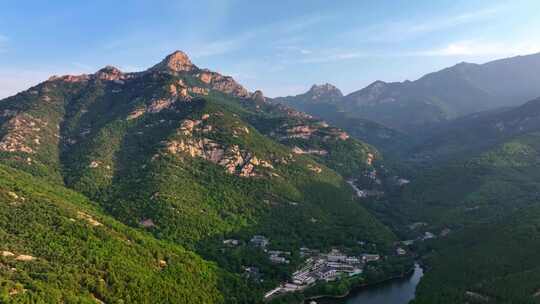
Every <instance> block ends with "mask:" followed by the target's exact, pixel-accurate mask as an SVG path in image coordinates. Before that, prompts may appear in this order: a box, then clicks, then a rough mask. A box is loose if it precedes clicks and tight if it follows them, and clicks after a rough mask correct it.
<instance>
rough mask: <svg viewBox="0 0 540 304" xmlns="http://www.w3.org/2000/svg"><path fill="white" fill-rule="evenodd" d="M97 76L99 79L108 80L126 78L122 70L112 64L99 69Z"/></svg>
mask: <svg viewBox="0 0 540 304" xmlns="http://www.w3.org/2000/svg"><path fill="white" fill-rule="evenodd" d="M95 76H96V78H98V79H101V80H108V81H113V80H121V79H124V78H125V77H124V74H122V71H120V70H119V69H117V68H115V67H113V66H110V65H108V66H106V67H104V68H103V69H101V70H99V71H98V72H97V73H96V75H95Z"/></svg>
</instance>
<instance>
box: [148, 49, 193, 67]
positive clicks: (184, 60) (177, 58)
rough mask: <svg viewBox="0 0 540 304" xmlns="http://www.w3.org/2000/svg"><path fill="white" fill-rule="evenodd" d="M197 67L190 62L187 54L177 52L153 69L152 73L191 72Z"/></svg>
mask: <svg viewBox="0 0 540 304" xmlns="http://www.w3.org/2000/svg"><path fill="white" fill-rule="evenodd" d="M196 68H197V67H196V66H195V65H194V64H193V63H192V62H191V60H189V57H188V56H187V55H186V53H184V52H182V51H176V52H174V53H172V54H170V55H169V56H167V57H165V59H164V60H163V61H161V62H160V63H158V64H157V65H155V66H154V67H153V68H151V69H150V70H151V71H170V72H189V71H192V70H194V69H196Z"/></svg>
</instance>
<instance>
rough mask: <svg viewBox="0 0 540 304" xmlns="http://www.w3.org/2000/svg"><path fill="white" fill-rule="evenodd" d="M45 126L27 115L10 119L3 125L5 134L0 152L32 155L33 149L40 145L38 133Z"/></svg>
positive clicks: (0, 144) (0, 145)
mask: <svg viewBox="0 0 540 304" xmlns="http://www.w3.org/2000/svg"><path fill="white" fill-rule="evenodd" d="M46 125H47V124H46V123H45V122H43V121H41V120H40V119H37V118H34V117H32V116H30V115H28V114H20V115H17V116H15V117H13V118H11V119H10V120H9V121H8V122H7V123H6V125H5V129H6V130H7V133H6V134H5V136H4V138H2V140H1V141H0V151H4V152H24V153H34V148H35V147H36V146H39V145H40V135H39V132H40V131H41V129H42V127H44V126H46Z"/></svg>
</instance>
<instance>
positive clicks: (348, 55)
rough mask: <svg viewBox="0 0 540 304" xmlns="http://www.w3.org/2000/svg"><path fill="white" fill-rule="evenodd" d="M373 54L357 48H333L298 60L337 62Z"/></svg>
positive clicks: (305, 61) (304, 61)
mask: <svg viewBox="0 0 540 304" xmlns="http://www.w3.org/2000/svg"><path fill="white" fill-rule="evenodd" d="M369 56H372V55H370V54H368V53H365V52H362V51H355V50H349V51H347V50H331V51H323V52H320V53H317V54H314V55H311V56H307V57H305V58H302V59H300V60H298V62H299V63H327V62H336V61H344V60H351V59H357V58H362V57H369Z"/></svg>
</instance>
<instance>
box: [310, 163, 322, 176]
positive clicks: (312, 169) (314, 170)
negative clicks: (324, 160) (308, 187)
mask: <svg viewBox="0 0 540 304" xmlns="http://www.w3.org/2000/svg"><path fill="white" fill-rule="evenodd" d="M307 168H308V169H309V170H311V171H313V172H315V173H317V174H320V173H321V172H322V168H321V167H318V166H314V165H312V164H308V165H307Z"/></svg>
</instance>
